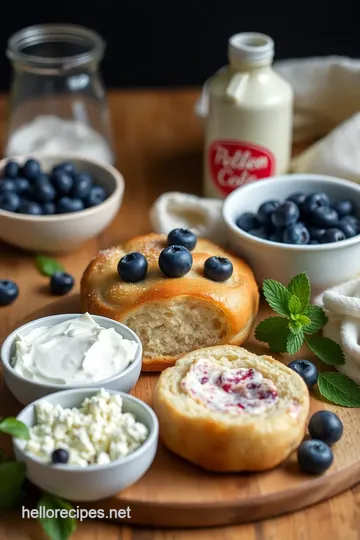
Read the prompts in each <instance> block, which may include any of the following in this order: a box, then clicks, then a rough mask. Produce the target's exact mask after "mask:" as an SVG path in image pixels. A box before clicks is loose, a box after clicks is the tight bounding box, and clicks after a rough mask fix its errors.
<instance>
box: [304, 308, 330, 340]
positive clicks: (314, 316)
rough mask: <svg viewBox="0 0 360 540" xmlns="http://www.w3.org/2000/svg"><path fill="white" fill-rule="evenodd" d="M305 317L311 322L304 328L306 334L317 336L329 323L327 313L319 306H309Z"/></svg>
mask: <svg viewBox="0 0 360 540" xmlns="http://www.w3.org/2000/svg"><path fill="white" fill-rule="evenodd" d="M305 315H306V316H307V317H309V319H310V322H309V323H307V324H306V327H305V328H304V332H305V334H316V332H318V331H319V330H321V328H324V326H325V324H326V323H327V322H328V318H327V316H326V315H325V311H324V310H323V309H322V308H321V307H318V306H309V307H308V308H307V309H306V311H305Z"/></svg>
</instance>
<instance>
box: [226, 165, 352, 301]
mask: <svg viewBox="0 0 360 540" xmlns="http://www.w3.org/2000/svg"><path fill="white" fill-rule="evenodd" d="M223 217H224V220H225V223H226V226H227V232H228V241H229V247H230V248H231V249H232V250H233V251H234V252H235V253H237V254H239V255H241V256H243V257H244V258H245V259H247V261H248V262H249V264H250V265H251V266H252V267H253V269H254V271H255V275H256V278H257V280H258V281H259V282H260V283H261V282H262V281H263V280H264V279H265V278H272V279H276V280H278V281H281V282H283V283H287V282H288V281H289V280H290V279H291V278H292V277H293V276H294V275H295V274H297V273H299V272H306V273H307V275H308V276H309V278H310V280H311V282H312V285H313V290H314V292H316V291H320V290H323V289H325V288H327V287H331V286H333V285H336V284H338V283H341V282H343V281H345V280H347V279H350V278H352V277H354V276H355V275H356V274H358V273H360V185H358V184H356V183H355V182H350V181H347V180H342V179H339V178H334V177H330V176H323V175H316V174H314V175H312V174H289V175H284V176H274V177H272V178H267V179H264V180H260V181H257V182H254V183H252V184H247V185H245V186H243V187H240V188H238V189H236V190H235V191H233V192H232V193H231V194H230V195H229V196H228V197H227V198H226V200H225V202H224V206H223Z"/></svg>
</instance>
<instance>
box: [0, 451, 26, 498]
mask: <svg viewBox="0 0 360 540" xmlns="http://www.w3.org/2000/svg"><path fill="white" fill-rule="evenodd" d="M24 480H25V464H24V463H19V462H17V461H5V462H3V463H0V508H11V507H13V506H14V505H16V503H17V502H18V501H19V500H20V497H21V492H22V490H21V486H22V485H23V482H24Z"/></svg>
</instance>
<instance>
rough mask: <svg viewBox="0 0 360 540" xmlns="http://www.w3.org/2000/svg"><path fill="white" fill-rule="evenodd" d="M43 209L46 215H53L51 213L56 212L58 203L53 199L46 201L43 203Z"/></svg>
mask: <svg viewBox="0 0 360 540" xmlns="http://www.w3.org/2000/svg"><path fill="white" fill-rule="evenodd" d="M42 209H43V214H44V215H45V216H51V215H53V214H55V212H56V205H55V203H54V202H52V201H49V202H45V203H44V204H43V205H42Z"/></svg>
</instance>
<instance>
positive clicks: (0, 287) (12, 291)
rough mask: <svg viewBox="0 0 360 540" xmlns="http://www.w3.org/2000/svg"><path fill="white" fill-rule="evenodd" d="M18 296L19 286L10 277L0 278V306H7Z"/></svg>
mask: <svg viewBox="0 0 360 540" xmlns="http://www.w3.org/2000/svg"><path fill="white" fill-rule="evenodd" d="M18 296H19V288H18V286H17V285H16V283H15V282H14V281H11V280H10V279H0V306H9V305H10V304H12V303H13V302H14V301H15V300H16V299H17V297H18Z"/></svg>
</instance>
